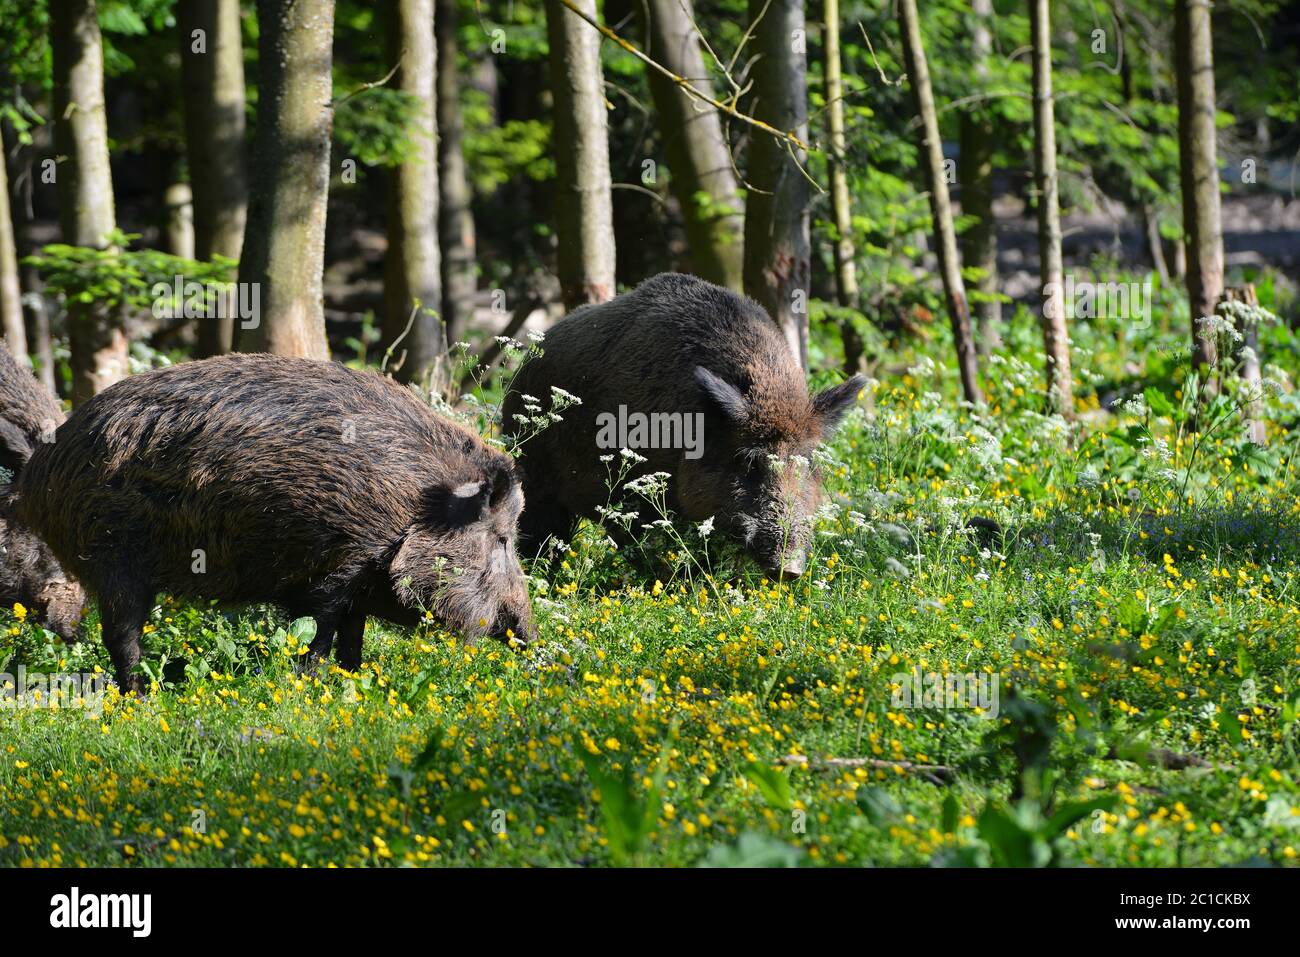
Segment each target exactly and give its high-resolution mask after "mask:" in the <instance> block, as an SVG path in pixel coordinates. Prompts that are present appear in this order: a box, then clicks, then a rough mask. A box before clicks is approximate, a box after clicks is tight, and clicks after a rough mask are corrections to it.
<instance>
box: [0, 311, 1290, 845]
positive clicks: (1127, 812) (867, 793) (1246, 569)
mask: <svg viewBox="0 0 1300 957" xmlns="http://www.w3.org/2000/svg"><path fill="white" fill-rule="evenodd" d="M1033 335H1034V332H1033V327H1032V325H1031V324H1029V323H1028V322H1027V321H1025V320H1024V319H1023V317H1021V320H1020V322H1019V324H1018V325H1017V327H1016V333H1015V334H1014V335H1013V336H1012V337H1011V338H1010V341H1009V345H1008V351H1007V353H1005V354H1004V356H1003V358H1002V360H1001V361H1000V362H999V363H998V364H997V365H996V366H993V367H991V371H992V372H993V373H994V374H992V375H990V376H989V379H990V382H991V383H992V388H991V393H992V395H991V401H990V410H989V412H988V413H987V414H986V415H984V416H980V417H975V416H973V415H972V414H970V413H969V412H965V411H960V410H959V409H958V407H957V405H956V403H955V402H954V401H953V400H952V398H951V396H952V395H953V392H954V384H953V376H952V374H951V372H950V371H949V370H946V369H942V368H939V367H937V366H936V365H935V364H934V363H929V362H925V361H918V364H917V365H916V366H915V367H914V368H913V369H912V370H911V371H909V372H907V373H901V372H900V373H898V374H893V375H889V376H884V377H883V378H884V380H885V381H883V382H882V383H880V384H879V385H878V386H877V387H875V388H874V389H873V394H872V396H871V401H870V403H869V406H870V408H871V412H870V414H869V415H868V414H867V412H866V411H865V410H864V411H860V412H857V413H854V414H853V416H851V417H850V419H849V421H848V422H847V423H846V425H845V426H844V428H843V429H842V431H841V434H840V436H839V437H838V439H837V440H836V442H835V444H834V445H833V446H832V448H831V453H832V459H833V461H832V462H831V463H830V464H829V465H828V467H827V471H828V489H829V492H830V495H829V499H830V501H829V504H828V506H827V508H826V509H825V510H824V512H823V514H822V516H821V518H820V521H819V534H818V538H817V542H818V544H817V554H816V560H815V562H814V563H813V565H812V567H811V570H810V573H809V574H808V575H806V576H805V577H804V578H803V579H801V580H800V581H799V582H797V583H795V584H794V585H780V586H777V585H773V584H771V583H768V582H765V581H763V580H762V579H761V578H759V577H758V575H757V573H756V572H754V571H753V570H752V569H751V568H748V567H746V566H744V565H743V564H741V563H737V562H735V561H734V560H733V559H732V558H731V557H729V556H727V555H726V554H725V553H724V552H723V550H721V549H720V548H719V547H718V545H717V543H716V541H715V540H714V539H713V538H710V539H708V540H707V542H706V541H705V540H702V539H701V538H700V537H699V535H698V534H696V533H693V532H688V533H687V534H686V535H685V539H684V541H678V542H675V543H671V544H670V545H668V546H664V547H663V548H662V549H661V550H660V554H665V553H667V552H673V553H674V556H673V557H675V558H676V559H677V561H678V563H679V566H683V567H684V566H686V565H690V566H691V567H693V568H695V571H694V573H693V574H692V575H690V576H685V575H679V576H678V577H676V578H672V579H671V580H668V581H666V582H656V581H655V580H654V579H653V577H652V578H651V579H650V580H649V581H647V580H646V578H645V575H644V574H643V573H640V572H638V571H636V568H635V567H634V566H631V565H628V564H626V563H625V562H624V561H623V560H622V558H621V557H619V556H617V555H615V554H612V553H611V552H610V551H609V550H608V547H607V546H606V545H604V544H602V540H601V536H599V535H598V534H596V533H595V530H594V529H588V530H587V532H586V533H584V534H582V535H579V536H578V538H577V540H576V541H575V542H574V543H573V544H572V546H571V548H570V549H569V550H568V551H567V552H566V553H564V554H561V555H557V556H556V557H555V559H554V560H553V561H551V562H549V563H545V564H539V565H537V566H536V567H534V568H533V569H532V570H531V571H532V573H533V575H534V578H535V587H534V596H535V599H536V604H537V613H538V618H539V622H540V624H541V635H542V640H541V641H539V642H537V643H536V644H535V645H533V646H531V647H530V648H529V649H527V650H526V651H524V652H513V651H510V650H508V649H506V648H503V647H500V646H497V645H484V646H481V647H478V648H469V647H466V646H464V645H463V644H461V643H459V642H457V641H456V640H454V639H452V638H451V637H450V636H448V635H447V634H445V633H444V632H441V631H440V630H438V628H437V627H436V626H435V625H434V624H432V623H430V624H429V625H427V626H426V627H425V628H422V629H420V630H418V631H417V632H416V633H414V634H412V633H406V632H402V631H400V630H389V629H387V628H384V627H377V624H378V623H375V622H372V623H371V626H370V628H369V630H368V631H367V634H366V646H365V656H366V661H367V664H366V665H365V667H364V668H363V670H362V672H361V673H360V674H357V675H347V674H344V673H341V672H339V671H338V670H337V669H333V670H331V671H330V672H329V673H328V674H323V675H321V676H319V677H313V676H308V677H303V676H299V675H297V674H296V673H295V670H294V659H295V658H296V657H297V654H298V653H299V652H300V651H302V650H303V649H304V645H305V642H306V641H307V640H308V635H307V633H306V631H305V630H304V628H303V627H302V626H301V625H298V626H295V627H294V628H290V627H289V623H288V622H285V621H283V620H282V619H278V618H276V617H275V615H274V614H273V613H272V612H270V611H268V610H266V609H250V610H246V611H244V612H241V613H238V614H222V613H219V612H216V611H213V610H199V609H195V608H192V607H188V606H186V607H177V606H174V605H172V604H170V603H164V604H163V605H161V606H160V607H159V608H158V609H157V610H156V612H155V615H154V619H153V623H152V630H151V632H150V634H149V635H147V636H146V640H145V644H146V657H147V660H148V662H149V664H150V667H151V669H152V670H153V674H155V675H156V676H158V677H159V678H161V679H162V680H163V683H162V685H161V686H160V687H158V688H157V689H156V690H155V692H154V693H153V694H152V695H150V696H148V697H146V698H145V699H143V700H138V699H135V698H131V699H121V698H118V697H117V696H116V693H115V692H110V694H109V698H108V701H107V702H106V704H105V708H104V712H103V714H102V715H101V716H99V717H90V716H88V715H87V714H86V713H85V712H82V711H78V710H70V709H64V710H52V709H48V708H47V709H23V710H17V711H9V712H7V713H4V714H3V715H0V865H9V866H33V865H35V866H40V865H80V864H88V865H104V864H108V865H113V864H132V865H164V864H176V865H231V864H234V865H273V866H282V865H288V866H298V865H328V864H337V865H340V866H342V865H390V866H391V865H398V864H407V863H409V864H416V865H423V864H430V865H435V864H451V865H467V864H485V865H603V864H610V863H614V864H655V865H696V864H704V863H710V864H717V865H728V864H738V863H755V862H757V863H791V864H846V865H863V864H872V865H898V864H907V865H925V864H932V863H939V864H942V863H979V864H1070V863H1086V864H1100V865H1155V866H1164V865H1175V864H1183V865H1219V864H1231V863H1240V862H1245V861H1248V860H1252V859H1259V860H1264V861H1269V862H1273V863H1278V864H1289V863H1293V862H1294V861H1295V855H1296V849H1297V847H1300V794H1298V793H1297V781H1298V779H1300V778H1298V774H1297V770H1298V768H1297V759H1296V739H1297V726H1296V718H1297V708H1298V706H1300V701H1298V698H1300V604H1298V603H1297V589H1298V588H1300V574H1298V573H1300V565H1298V561H1300V534H1298V533H1300V498H1298V497H1297V491H1298V489H1297V478H1296V472H1295V469H1294V468H1293V467H1292V464H1291V453H1292V452H1293V451H1294V446H1295V434H1294V433H1288V432H1286V430H1285V428H1284V426H1289V427H1290V428H1294V427H1295V422H1296V407H1295V401H1294V398H1293V397H1292V394H1291V392H1290V390H1289V389H1284V390H1282V391H1280V392H1278V393H1277V394H1274V395H1271V396H1270V397H1269V399H1268V400H1267V410H1268V413H1269V416H1270V418H1271V419H1272V420H1273V421H1274V425H1273V427H1272V431H1271V434H1270V443H1269V446H1268V447H1267V449H1264V450H1260V449H1256V448H1254V447H1252V446H1248V445H1246V444H1244V442H1242V441H1241V440H1240V439H1239V438H1238V434H1239V432H1240V429H1239V416H1237V415H1236V414H1235V413H1234V412H1233V409H1234V406H1233V405H1232V404H1231V401H1230V400H1224V402H1223V403H1222V404H1221V405H1220V406H1219V407H1217V408H1218V410H1219V411H1220V412H1222V414H1223V415H1224V416H1225V417H1226V418H1225V421H1224V424H1223V427H1222V428H1221V429H1218V430H1217V431H1216V432H1214V433H1211V434H1208V437H1206V438H1204V439H1198V434H1197V433H1193V432H1191V431H1189V429H1188V428H1187V424H1188V423H1187V412H1188V411H1189V409H1190V406H1189V403H1188V402H1187V401H1185V399H1184V397H1183V396H1182V395H1180V394H1179V391H1178V390H1179V388H1180V384H1176V383H1181V380H1179V379H1177V378H1176V377H1173V378H1170V379H1169V381H1168V382H1165V383H1163V384H1161V383H1159V382H1156V380H1155V379H1153V378H1152V377H1150V376H1145V377H1142V376H1139V377H1134V376H1132V375H1131V374H1129V376H1128V378H1127V379H1125V376H1124V373H1123V371H1122V370H1123V367H1124V363H1125V362H1126V361H1127V357H1128V356H1129V355H1131V353H1130V352H1128V351H1127V350H1130V349H1132V348H1134V347H1135V344H1134V343H1129V344H1128V345H1127V346H1124V347H1122V348H1123V350H1125V351H1121V347H1120V346H1117V345H1116V342H1115V336H1114V334H1113V331H1109V332H1108V331H1107V330H1105V329H1098V330H1095V331H1094V330H1088V329H1080V330H1078V331H1077V332H1076V346H1077V355H1078V357H1077V358H1076V365H1077V367H1079V368H1086V369H1087V370H1088V371H1087V372H1081V373H1079V376H1078V378H1079V380H1080V387H1079V394H1080V397H1081V398H1080V407H1081V409H1082V410H1083V412H1084V424H1083V426H1082V431H1081V433H1080V434H1079V435H1078V436H1077V437H1076V438H1075V440H1074V441H1070V439H1069V437H1068V435H1067V434H1066V431H1065V430H1064V429H1062V428H1061V426H1060V424H1059V423H1058V422H1056V421H1054V420H1052V419H1049V418H1046V417H1044V416H1042V415H1041V414H1039V413H1038V412H1037V411H1036V403H1037V401H1038V399H1037V395H1036V393H1037V391H1038V388H1039V378H1040V372H1039V371H1038V370H1037V369H1036V368H1031V367H1030V366H1029V365H1026V364H1025V363H1023V362H1020V361H1019V360H1016V359H1014V358H1011V356H1014V355H1027V354H1029V352H1030V347H1029V345H1028V344H1029V343H1032V342H1033V338H1032V337H1033ZM1147 335H1148V337H1149V338H1148V340H1146V346H1145V351H1144V352H1142V354H1146V355H1157V353H1156V352H1153V351H1151V349H1152V345H1151V344H1152V343H1154V342H1156V341H1157V340H1159V341H1164V342H1168V343H1171V344H1176V343H1179V342H1181V339H1180V333H1179V331H1178V329H1177V328H1174V329H1172V330H1169V329H1165V330H1158V331H1152V332H1150V333H1147ZM1288 335H1289V334H1288ZM1161 337H1163V338H1161ZM930 348H932V349H933V353H934V356H935V358H936V359H939V360H941V361H942V360H946V357H947V352H946V351H944V350H945V349H946V347H945V346H943V344H942V343H937V344H935V345H933V346H932V347H930ZM1171 349H1172V346H1171ZM1160 354H1163V353H1160ZM1294 354H1295V350H1294V338H1293V337H1291V338H1287V336H1282V335H1281V334H1280V333H1279V334H1278V335H1277V341H1276V342H1274V343H1272V344H1271V345H1270V346H1269V353H1268V355H1267V356H1266V358H1270V359H1272V360H1273V361H1277V362H1279V363H1282V364H1283V365H1284V366H1285V365H1286V364H1288V363H1289V364H1290V366H1291V367H1292V368H1294ZM923 358H924V357H922V359H923ZM1148 371H1149V370H1148ZM1161 374H1162V375H1164V374H1165V373H1163V372H1162V373H1161ZM1103 380H1105V381H1117V380H1123V381H1126V382H1128V384H1129V385H1130V386H1131V388H1130V389H1129V392H1131V393H1137V394H1141V393H1142V391H1143V389H1144V388H1146V387H1151V389H1152V391H1151V392H1150V393H1148V395H1147V401H1146V406H1147V411H1146V412H1142V411H1141V410H1137V409H1134V410H1131V411H1129V412H1125V413H1123V414H1120V415H1116V416H1111V415H1102V414H1099V413H1095V412H1094V411H1093V410H1094V409H1095V405H1096V402H1095V394H1094V392H1093V391H1092V386H1093V385H1096V384H1097V383H1100V382H1102V381H1103ZM1153 383H1155V384H1154V385H1153ZM1202 421H1203V422H1210V421H1212V419H1211V418H1206V417H1204V416H1203V419H1202ZM1279 423H1280V424H1279ZM1207 433H1210V429H1209V427H1208V426H1204V427H1203V430H1202V432H1201V433H1199V434H1200V435H1201V436H1207ZM1157 439H1159V440H1164V441H1165V442H1167V443H1168V446H1167V450H1163V447H1162V446H1160V445H1159V444H1158V443H1157V442H1155V441H1153V440H1157ZM975 515H983V516H990V517H993V518H996V519H997V520H998V521H999V522H1001V523H1002V524H1003V525H1004V526H1005V527H1006V528H1007V529H1009V530H1010V531H1009V534H1008V536H1007V539H1006V541H1005V542H996V543H991V544H992V546H993V547H992V548H989V547H986V546H988V545H989V544H990V543H988V542H981V541H980V540H978V539H976V538H975V537H974V536H973V535H972V534H970V533H967V532H965V531H963V525H964V521H965V519H966V518H969V517H971V516H975ZM706 544H707V546H708V547H705V546H706ZM688 552H689V562H688V561H687V558H688V555H687V553H688ZM701 568H702V569H703V570H704V571H701V570H700V569H701ZM663 577H664V578H665V579H667V578H668V577H669V576H668V575H666V574H665V575H664V576H663ZM10 625H11V627H10V628H9V629H8V632H7V634H5V635H4V636H0V661H4V659H5V658H9V664H8V666H7V667H6V669H4V670H8V671H10V672H12V671H13V670H14V669H15V667H16V666H17V664H19V663H23V664H25V666H26V667H27V668H29V669H32V670H43V671H53V670H59V671H84V670H87V669H90V668H94V667H100V668H104V667H107V657H106V655H105V653H104V651H103V649H102V648H101V647H100V646H99V645H98V644H97V643H95V642H89V643H85V644H82V645H79V646H75V647H73V648H68V647H65V646H63V645H61V644H59V643H57V641H54V640H52V639H50V638H49V636H47V635H45V634H44V633H43V632H41V631H40V629H38V628H35V627H34V626H32V625H31V624H30V623H27V622H21V621H18V620H16V619H15V620H13V621H11V622H10ZM94 628H95V626H94V625H93V624H92V627H91V630H92V632H93V631H94ZM914 669H917V670H919V671H920V672H922V673H930V672H950V673H960V674H970V673H986V674H991V675H994V676H996V677H997V681H998V688H999V692H1000V695H999V700H998V716H997V717H996V718H992V719H991V718H990V717H989V716H988V715H981V714H978V713H976V712H975V711H974V710H972V709H968V708H963V709H948V710H944V709H937V708H929V709H926V708H916V709H906V708H901V707H898V706H896V704H895V700H894V695H893V692H892V687H893V678H894V676H896V675H899V674H906V673H911V672H912V671H913V670H914ZM790 756H803V758H805V759H806V760H805V761H791V760H789V758H790ZM1170 764H1174V765H1179V767H1168V766H1165V765H1170ZM1181 765H1187V766H1185V767H1182V766H1181Z"/></svg>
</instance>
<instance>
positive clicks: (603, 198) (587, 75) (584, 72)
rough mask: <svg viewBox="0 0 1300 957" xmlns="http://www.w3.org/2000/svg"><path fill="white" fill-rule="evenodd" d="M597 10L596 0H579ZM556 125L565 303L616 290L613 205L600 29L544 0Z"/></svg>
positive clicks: (552, 0) (558, 225)
mask: <svg viewBox="0 0 1300 957" xmlns="http://www.w3.org/2000/svg"><path fill="white" fill-rule="evenodd" d="M576 5H577V6H578V7H580V8H581V9H582V10H583V11H584V12H585V13H587V14H588V15H590V16H592V17H593V18H594V17H595V16H596V2H595V0H577V3H576ZM546 36H547V39H548V41H549V44H550V57H551V92H552V94H553V99H554V111H555V123H554V135H553V137H552V140H551V142H552V143H553V144H554V145H555V173H556V176H555V189H556V196H555V219H556V233H557V240H558V248H557V250H556V259H557V263H556V266H557V272H558V275H559V278H560V289H561V293H562V295H563V297H564V305H565V306H566V307H567V308H569V309H573V308H576V307H577V306H581V305H583V304H585V303H591V302H604V301H605V300H606V299H609V298H611V297H612V296H613V295H614V208H613V197H612V189H611V180H610V174H609V133H608V129H607V117H606V115H605V114H606V107H605V88H604V84H605V81H604V74H603V73H602V72H601V67H600V34H599V33H597V32H596V31H595V30H593V29H592V28H591V26H590V25H588V24H586V23H584V22H583V21H582V18H581V17H579V16H578V15H577V14H575V13H573V12H572V11H571V10H568V9H566V8H565V6H564V5H563V4H562V3H560V0H546Z"/></svg>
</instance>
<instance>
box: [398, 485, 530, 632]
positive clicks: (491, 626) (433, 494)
mask: <svg viewBox="0 0 1300 957" xmlns="http://www.w3.org/2000/svg"><path fill="white" fill-rule="evenodd" d="M523 507H524V493H523V488H522V487H521V485H520V483H519V479H518V478H517V476H516V475H515V472H514V469H513V468H512V467H511V466H510V465H509V464H505V463H496V462H494V463H493V464H492V466H491V467H490V468H489V469H488V470H487V472H486V474H484V475H482V476H481V477H477V478H473V479H470V480H467V481H463V482H459V483H457V484H455V485H452V486H450V487H446V488H435V489H431V490H429V491H428V492H426V494H425V497H424V508H423V514H422V516H421V518H420V520H419V521H418V522H417V523H416V525H415V526H414V527H412V528H411V530H410V531H409V532H408V533H407V535H406V538H405V540H404V541H403V542H402V545H401V547H400V548H399V549H398V552H397V555H396V557H394V559H393V561H392V564H391V565H390V568H389V571H390V574H391V576H392V581H393V584H394V587H395V589H396V590H397V594H398V597H399V598H400V599H401V600H402V601H403V602H405V603H406V604H407V605H409V606H415V605H420V606H423V607H425V608H428V609H429V610H430V611H432V612H433V613H434V615H435V616H437V618H438V619H439V620H440V621H442V622H443V624H445V625H446V626H447V627H448V628H449V629H451V630H453V631H456V632H458V633H460V634H461V635H463V636H464V637H465V638H466V639H468V640H473V639H475V638H478V637H480V636H483V635H488V636H490V637H493V638H497V639H499V640H501V641H504V642H518V643H519V644H527V643H528V642H529V641H531V640H532V639H533V638H534V637H535V635H536V626H535V625H534V623H533V615H532V607H531V605H530V604H529V602H528V583H527V579H526V578H525V577H524V570H523V567H522V566H521V565H520V564H519V558H518V556H517V555H516V553H515V530H516V526H517V524H518V521H519V514H520V512H521V511H523Z"/></svg>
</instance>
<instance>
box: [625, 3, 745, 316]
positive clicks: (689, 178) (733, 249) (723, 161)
mask: <svg viewBox="0 0 1300 957" xmlns="http://www.w3.org/2000/svg"><path fill="white" fill-rule="evenodd" d="M636 6H637V9H638V10H639V11H640V12H641V18H642V27H643V35H644V36H645V43H646V47H647V50H646V52H647V53H648V54H649V55H650V56H652V57H654V59H655V60H657V61H658V62H659V63H661V64H662V65H663V66H665V67H667V68H668V69H669V70H672V71H673V73H675V74H676V75H677V76H679V77H683V78H685V79H688V80H690V82H691V84H692V85H693V86H695V87H697V88H698V89H700V90H703V91H704V92H705V93H711V92H712V90H711V83H710V80H709V71H708V69H707V68H706V67H705V65H704V57H703V55H702V53H701V52H700V44H699V40H698V39H697V34H696V31H695V26H694V23H693V17H694V13H693V11H692V8H691V4H690V0H647V2H646V3H645V4H637V5H636ZM649 80H650V94H651V96H652V97H653V98H654V105H655V112H656V113H657V114H658V116H659V133H660V135H661V136H662V137H663V140H664V152H665V154H666V156H667V159H668V171H669V173H670V174H671V176H672V178H671V185H672V189H673V194H674V195H675V196H676V197H677V202H678V204H679V205H680V206H681V208H682V218H683V220H684V221H685V227H686V238H687V240H688V241H689V242H690V246H691V261H692V263H693V265H694V268H695V272H696V273H698V274H699V275H700V276H701V277H702V278H704V279H707V280H708V281H709V282H712V283H717V284H718V285H719V286H727V287H728V288H730V289H734V290H735V291H737V292H740V291H741V290H742V289H743V288H744V266H745V251H744V223H743V221H742V218H741V217H742V215H743V213H742V210H743V206H742V204H741V201H740V197H739V195H738V193H737V186H736V175H735V170H734V168H733V165H732V158H731V150H730V147H729V146H728V144H727V140H726V138H725V137H724V136H723V134H722V121H721V120H720V118H719V117H718V113H717V111H716V110H714V109H713V108H712V107H709V106H706V105H704V104H702V103H701V102H700V101H699V100H698V99H696V98H695V97H693V96H691V95H690V94H689V93H687V92H686V91H685V90H683V89H682V88H681V87H679V86H678V85H677V84H676V83H674V82H673V81H672V80H670V79H668V77H666V76H664V75H663V74H661V73H658V72H657V71H654V70H651V71H649Z"/></svg>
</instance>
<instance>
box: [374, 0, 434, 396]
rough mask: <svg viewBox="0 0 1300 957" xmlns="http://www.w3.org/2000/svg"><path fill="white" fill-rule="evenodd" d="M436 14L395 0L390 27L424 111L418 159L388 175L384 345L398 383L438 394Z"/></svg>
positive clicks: (401, 79)
mask: <svg viewBox="0 0 1300 957" xmlns="http://www.w3.org/2000/svg"><path fill="white" fill-rule="evenodd" d="M433 15H434V0H397V2H396V3H395V5H394V9H393V14H392V18H391V21H390V23H391V31H392V32H391V40H392V49H393V52H394V55H395V58H396V56H400V57H401V66H400V68H399V69H398V72H397V76H396V78H395V80H394V82H395V85H396V88H397V89H400V90H402V91H403V92H404V93H407V94H409V95H411V96H412V97H414V98H415V99H416V101H418V103H419V108H418V111H417V115H416V119H415V121H414V122H413V123H412V124H411V125H410V127H409V128H408V129H407V131H406V133H407V136H409V137H410V138H411V143H412V147H413V152H412V154H411V156H410V157H409V158H408V159H407V161H406V162H405V163H402V164H401V165H400V166H396V167H394V168H392V169H390V170H389V171H388V254H387V257H386V259H385V262H384V321H383V333H384V340H383V341H384V344H385V348H389V347H393V350H394V351H393V358H392V360H391V362H390V363H389V366H388V368H389V370H390V371H392V372H393V374H394V376H395V377H397V378H398V379H401V380H402V381H405V382H419V383H421V384H424V385H427V386H429V387H431V388H433V389H434V390H438V391H440V390H441V388H442V386H443V385H444V384H445V380H446V373H447V346H446V340H445V339H444V338H443V327H442V317H441V315H440V313H441V311H442V280H441V270H442V265H441V262H440V260H439V250H438V119H437V112H436V110H437V99H436V96H437V91H436V84H437V79H436V77H437V72H438V50H437V45H436V43H435V41H434V36H433ZM417 303H418V307H417ZM399 340H400V341H399ZM394 344H396V345H395V346H394Z"/></svg>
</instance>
